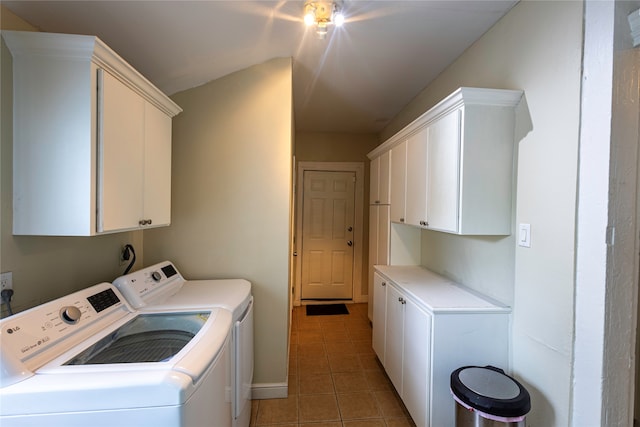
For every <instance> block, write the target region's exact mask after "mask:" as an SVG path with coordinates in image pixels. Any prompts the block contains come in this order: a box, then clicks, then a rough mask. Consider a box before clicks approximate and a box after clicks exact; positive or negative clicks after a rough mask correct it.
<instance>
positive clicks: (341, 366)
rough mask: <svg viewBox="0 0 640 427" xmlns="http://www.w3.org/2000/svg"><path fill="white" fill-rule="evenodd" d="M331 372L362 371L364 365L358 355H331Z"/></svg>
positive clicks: (329, 356)
mask: <svg viewBox="0 0 640 427" xmlns="http://www.w3.org/2000/svg"><path fill="white" fill-rule="evenodd" d="M328 358H329V366H330V367H331V372H333V373H336V372H355V371H362V365H361V364H360V359H359V358H358V355H357V354H340V353H331V354H329V355H328Z"/></svg>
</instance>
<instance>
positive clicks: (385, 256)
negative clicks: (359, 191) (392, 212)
mask: <svg viewBox="0 0 640 427" xmlns="http://www.w3.org/2000/svg"><path fill="white" fill-rule="evenodd" d="M388 263H389V205H370V206H369V264H368V265H369V282H368V283H369V293H368V295H369V301H368V302H369V307H368V309H369V313H368V316H369V320H371V321H373V298H372V295H373V289H372V288H373V269H374V266H375V265H387V264H388Z"/></svg>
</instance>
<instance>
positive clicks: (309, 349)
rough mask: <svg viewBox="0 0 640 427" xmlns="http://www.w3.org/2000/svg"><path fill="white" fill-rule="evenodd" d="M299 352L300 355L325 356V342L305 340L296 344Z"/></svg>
mask: <svg viewBox="0 0 640 427" xmlns="http://www.w3.org/2000/svg"><path fill="white" fill-rule="evenodd" d="M296 349H297V353H298V355H299V356H302V357H305V356H311V357H314V356H316V357H318V356H323V355H324V354H325V345H324V343H323V342H304V343H299V344H298V345H297V346H296Z"/></svg>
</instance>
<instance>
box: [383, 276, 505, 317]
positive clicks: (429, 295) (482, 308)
mask: <svg viewBox="0 0 640 427" xmlns="http://www.w3.org/2000/svg"><path fill="white" fill-rule="evenodd" d="M375 270H376V271H377V272H378V273H380V274H381V275H383V276H384V277H385V278H387V279H388V280H390V281H391V282H393V283H394V284H395V285H396V286H397V287H399V288H401V289H402V291H403V292H404V293H406V294H407V296H408V297H410V298H411V299H412V300H414V302H415V303H417V304H419V305H422V306H423V308H425V309H426V310H428V311H431V312H463V311H464V312H483V313H487V312H497V313H509V312H510V311H511V309H510V308H509V307H507V306H505V305H502V304H500V303H498V302H496V301H492V300H491V299H489V298H487V297H485V296H483V295H480V294H479V293H477V292H475V291H473V290H471V289H468V288H465V287H463V286H462V285H460V284H458V283H456V282H453V281H452V280H449V279H447V278H445V277H443V276H440V275H438V274H436V273H434V272H432V271H430V270H427V269H426V268H424V267H421V266H398V265H376V266H375Z"/></svg>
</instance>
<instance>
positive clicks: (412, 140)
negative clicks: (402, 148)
mask: <svg viewBox="0 0 640 427" xmlns="http://www.w3.org/2000/svg"><path fill="white" fill-rule="evenodd" d="M427 138H428V130H427V129H426V128H423V129H421V130H420V131H418V132H417V133H415V134H413V135H412V136H411V137H409V139H408V140H407V193H406V202H405V205H406V218H405V222H406V223H407V224H411V225H418V226H424V225H425V223H426V220H427V197H426V196H427Z"/></svg>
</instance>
